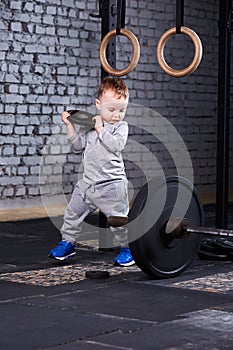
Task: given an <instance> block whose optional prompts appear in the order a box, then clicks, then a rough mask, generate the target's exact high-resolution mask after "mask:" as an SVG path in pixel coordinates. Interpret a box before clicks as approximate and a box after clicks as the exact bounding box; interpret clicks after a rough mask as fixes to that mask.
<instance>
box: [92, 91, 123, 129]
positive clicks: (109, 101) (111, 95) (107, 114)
mask: <svg viewBox="0 0 233 350" xmlns="http://www.w3.org/2000/svg"><path fill="white" fill-rule="evenodd" d="M95 102H96V107H97V109H98V110H99V111H100V115H101V117H102V119H103V120H105V121H106V122H108V123H110V124H115V123H117V122H119V121H121V120H123V119H124V117H125V113H126V109H127V105H128V102H129V98H128V97H127V98H125V97H123V96H120V95H117V94H116V93H115V92H114V91H112V90H107V91H105V92H104V93H103V95H102V96H101V97H100V99H99V100H98V99H96V101H95Z"/></svg>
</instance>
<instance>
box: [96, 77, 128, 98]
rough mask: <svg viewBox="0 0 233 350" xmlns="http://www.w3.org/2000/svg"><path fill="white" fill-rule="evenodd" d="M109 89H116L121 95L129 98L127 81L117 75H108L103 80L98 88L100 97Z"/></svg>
mask: <svg viewBox="0 0 233 350" xmlns="http://www.w3.org/2000/svg"><path fill="white" fill-rule="evenodd" d="M107 90H112V91H114V92H115V93H116V94H117V95H119V97H121V96H123V97H124V98H127V97H128V95H129V91H128V88H127V86H126V84H125V82H124V81H123V80H122V79H120V78H117V77H106V78H104V79H103V80H102V82H101V83H100V86H99V90H98V98H100V97H101V96H102V95H103V93H104V92H105V91H107Z"/></svg>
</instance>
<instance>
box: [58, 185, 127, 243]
mask: <svg viewBox="0 0 233 350" xmlns="http://www.w3.org/2000/svg"><path fill="white" fill-rule="evenodd" d="M97 208H99V209H100V211H101V212H102V213H104V214H105V215H106V216H107V217H109V216H123V217H127V215H128V212H129V202H128V190H127V181H125V180H120V181H114V182H113V181H111V182H106V183H102V184H98V185H89V184H87V183H85V182H84V181H83V180H80V181H78V183H77V184H76V186H75V188H74V191H73V193H72V196H71V199H70V202H69V204H68V206H67V208H66V210H65V214H64V223H63V226H62V228H61V235H62V239H63V240H65V241H68V242H71V243H74V242H76V241H78V238H79V234H80V233H81V224H82V222H83V220H84V219H85V217H86V216H87V215H88V214H89V213H91V212H93V211H94V210H96V209H97ZM110 230H111V231H112V232H113V233H114V236H115V239H116V240H117V241H118V242H119V244H120V246H121V247H125V246H127V245H128V234H127V228H126V227H125V226H121V227H112V226H110Z"/></svg>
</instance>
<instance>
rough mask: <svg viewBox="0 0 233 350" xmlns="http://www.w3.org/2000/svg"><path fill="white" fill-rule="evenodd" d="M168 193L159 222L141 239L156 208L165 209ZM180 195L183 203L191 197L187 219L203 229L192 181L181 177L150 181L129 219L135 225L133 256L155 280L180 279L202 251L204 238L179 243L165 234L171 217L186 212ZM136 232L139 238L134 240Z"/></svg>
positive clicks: (140, 266) (132, 227)
mask: <svg viewBox="0 0 233 350" xmlns="http://www.w3.org/2000/svg"><path fill="white" fill-rule="evenodd" d="M148 186H149V188H150V190H149V192H148ZM178 190H179V191H178ZM164 193H165V194H166V198H165V204H164V207H163V210H162V212H161V214H160V216H159V218H158V219H157V220H155V223H154V224H153V226H152V227H151V228H149V229H148V230H147V231H146V233H144V234H142V235H141V234H140V232H144V231H145V226H146V223H147V222H148V220H149V221H151V217H152V216H153V211H154V210H155V209H154V208H156V206H159V205H161V198H163V197H164ZM178 193H179V203H182V202H184V203H185V201H186V199H187V196H191V201H190V204H189V206H188V208H187V210H186V213H185V215H184V216H185V218H187V219H188V222H189V224H190V225H193V226H198V227H199V226H202V225H203V221H204V215H203V208H202V204H201V202H200V199H199V195H198V192H197V191H196V189H195V188H193V186H192V184H191V183H190V182H189V181H188V180H186V179H184V178H181V177H177V176H171V177H168V178H166V179H163V180H158V179H156V178H155V179H152V180H151V181H149V183H148V184H146V185H144V186H143V187H142V188H141V190H140V191H139V193H138V195H137V196H136V198H135V200H134V203H133V206H132V209H131V211H130V217H129V219H130V222H132V223H133V224H132V226H130V231H131V230H132V232H129V237H130V243H129V245H130V249H131V252H132V255H133V257H134V260H135V262H136V264H137V265H138V267H139V268H140V269H141V270H142V271H143V272H145V273H146V274H148V275H149V276H151V277H153V278H170V277H175V276H178V275H180V274H181V273H182V272H183V271H184V270H186V269H187V267H188V266H189V265H190V264H191V262H192V261H193V259H194V257H195V256H196V254H197V252H198V249H199V245H200V241H201V238H202V235H198V234H191V235H190V236H189V237H188V238H185V239H179V238H174V237H173V238H169V236H166V234H165V233H163V234H161V232H162V231H164V230H162V228H163V227H164V225H165V224H166V222H167V220H168V219H169V218H170V216H171V214H172V215H173V216H175V217H176V216H178V217H179V216H180V215H179V213H180V212H182V209H181V208H179V205H178V206H177V203H176V199H177V195H178ZM182 199H183V201H182ZM144 207H145V208H146V210H144ZM139 215H140V216H139ZM137 217H139V218H140V219H137ZM134 222H135V224H134ZM135 232H136V236H137V237H139V238H137V239H135V240H132V239H131V238H132V237H133V236H134V235H135ZM137 233H138V234H137Z"/></svg>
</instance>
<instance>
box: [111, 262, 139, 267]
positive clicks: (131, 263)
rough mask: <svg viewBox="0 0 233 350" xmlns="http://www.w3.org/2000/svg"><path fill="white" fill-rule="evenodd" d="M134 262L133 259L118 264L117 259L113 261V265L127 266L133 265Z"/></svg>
mask: <svg viewBox="0 0 233 350" xmlns="http://www.w3.org/2000/svg"><path fill="white" fill-rule="evenodd" d="M134 264H135V261H134V260H132V261H130V262H128V263H125V264H120V263H118V262H117V261H115V264H114V265H115V266H123V267H128V266H132V265H134Z"/></svg>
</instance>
